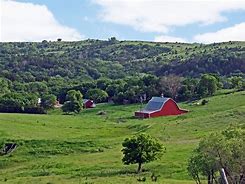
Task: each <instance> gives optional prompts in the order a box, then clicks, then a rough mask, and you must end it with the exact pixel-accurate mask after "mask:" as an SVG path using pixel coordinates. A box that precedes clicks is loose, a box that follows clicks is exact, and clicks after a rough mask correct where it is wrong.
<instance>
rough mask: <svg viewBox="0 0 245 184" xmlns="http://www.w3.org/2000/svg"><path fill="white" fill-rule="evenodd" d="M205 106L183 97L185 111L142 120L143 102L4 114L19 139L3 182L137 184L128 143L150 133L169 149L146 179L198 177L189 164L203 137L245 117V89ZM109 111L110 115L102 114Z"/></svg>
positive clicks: (3, 123)
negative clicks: (125, 156) (138, 115)
mask: <svg viewBox="0 0 245 184" xmlns="http://www.w3.org/2000/svg"><path fill="white" fill-rule="evenodd" d="M208 100H209V103H208V104H207V105H205V106H199V105H195V104H194V103H182V104H180V106H181V107H182V108H185V109H188V110H190V112H189V113H187V114H185V115H182V116H171V117H159V118H153V119H145V120H139V119H134V118H133V112H134V111H135V110H138V109H139V108H140V105H127V106H126V105H125V106H123V105H121V106H115V105H108V104H100V105H98V106H97V107H96V108H95V109H88V110H84V111H83V112H82V113H80V114H79V115H62V113H61V112H60V111H59V110H53V111H52V112H49V114H48V115H27V114H0V140H5V141H7V142H17V143H18V145H19V147H18V148H17V149H16V150H15V151H14V152H13V153H12V154H10V155H7V156H1V157H0V183H10V184H13V183H28V184H29V183H45V184H48V183H49V184H51V183H53V184H54V183H57V184H59V183H69V184H70V183H87V184H88V183H117V184H119V183H137V178H138V177H139V176H138V175H137V174H135V170H136V168H137V166H136V165H130V166H125V165H123V164H122V161H121V159H122V153H121V149H122V146H121V143H122V141H123V140H124V139H125V138H126V137H131V136H133V135H135V134H137V133H140V132H145V133H147V134H150V135H151V136H153V137H155V138H157V139H159V140H160V141H161V142H162V143H163V145H164V146H165V147H166V153H165V154H164V155H163V157H162V158H161V160H158V161H154V162H152V163H149V164H146V165H143V168H144V172H143V173H141V176H145V177H146V182H145V183H151V179H150V176H151V174H152V172H154V173H155V174H156V175H160V177H159V178H158V182H157V183H166V184H186V183H194V181H193V180H192V179H191V178H190V177H189V176H188V174H187V171H186V165H187V160H188V157H189V156H190V154H191V151H192V150H193V148H195V147H196V145H197V144H198V142H199V140H200V138H202V137H204V136H205V135H208V134H209V133H210V132H213V131H218V130H222V129H225V128H227V127H228V126H229V125H230V124H231V123H237V124H242V123H243V124H244V122H245V92H244V91H243V92H236V93H228V94H224V93H223V94H221V95H217V96H214V97H210V98H208ZM101 110H104V111H106V115H97V113H98V112H99V111H101Z"/></svg>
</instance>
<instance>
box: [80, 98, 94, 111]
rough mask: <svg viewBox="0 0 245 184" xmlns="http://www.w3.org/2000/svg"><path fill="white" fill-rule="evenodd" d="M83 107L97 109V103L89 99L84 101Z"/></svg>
mask: <svg viewBox="0 0 245 184" xmlns="http://www.w3.org/2000/svg"><path fill="white" fill-rule="evenodd" d="M83 107H84V108H85V109H87V108H94V107H96V105H95V103H94V101H93V100H89V99H83Z"/></svg>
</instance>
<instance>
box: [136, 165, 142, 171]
mask: <svg viewBox="0 0 245 184" xmlns="http://www.w3.org/2000/svg"><path fill="white" fill-rule="evenodd" d="M141 165H142V163H139V165H138V170H137V173H140V171H141Z"/></svg>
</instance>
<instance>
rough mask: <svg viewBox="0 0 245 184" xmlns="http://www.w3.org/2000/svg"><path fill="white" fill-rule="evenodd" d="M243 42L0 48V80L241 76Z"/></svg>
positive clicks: (87, 43)
mask: <svg viewBox="0 0 245 184" xmlns="http://www.w3.org/2000/svg"><path fill="white" fill-rule="evenodd" d="M244 59H245V42H224V43H216V44H215V43H214V44H208V45H204V44H197V43H195V44H187V43H156V42H143V41H118V40H108V41H103V40H90V39H89V40H84V41H79V42H48V41H43V42H41V43H38V42H36V43H33V42H20V43H0V69H1V70H0V77H4V78H7V79H10V80H11V81H18V82H33V81H48V80H49V79H50V77H56V78H57V77H61V78H63V79H65V80H66V81H68V82H70V83H72V82H76V83H77V82H78V81H86V80H92V79H98V78H100V77H108V78H111V79H118V78H123V77H126V76H129V75H135V74H142V73H150V74H153V75H157V76H163V75H168V74H176V75H182V76H192V77H198V76H200V75H201V74H203V73H217V74H220V75H222V76H224V75H226V76H229V75H232V74H234V73H240V72H241V73H244V72H245V65H244Z"/></svg>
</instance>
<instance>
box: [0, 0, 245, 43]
mask: <svg viewBox="0 0 245 184" xmlns="http://www.w3.org/2000/svg"><path fill="white" fill-rule="evenodd" d="M0 1H1V4H0V16H1V19H0V32H1V34H0V41H1V42H17V41H18V42H19V41H35V42H36V41H42V40H48V41H49V40H51V41H54V40H57V38H61V39H62V40H65V41H78V40H84V39H103V40H107V39H108V38H110V37H116V38H117V39H118V40H144V41H156V42H188V43H194V42H198V43H214V42H224V41H245V0H0Z"/></svg>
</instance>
